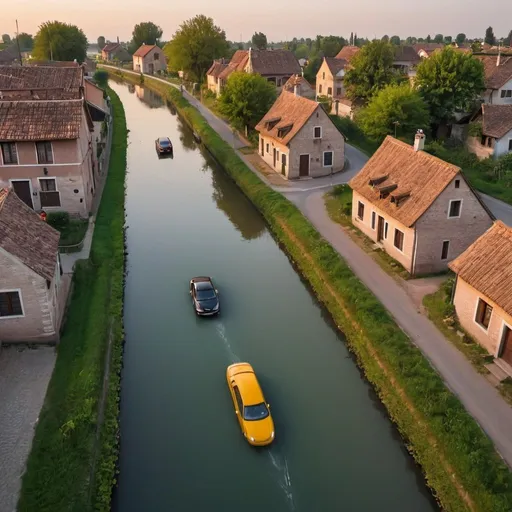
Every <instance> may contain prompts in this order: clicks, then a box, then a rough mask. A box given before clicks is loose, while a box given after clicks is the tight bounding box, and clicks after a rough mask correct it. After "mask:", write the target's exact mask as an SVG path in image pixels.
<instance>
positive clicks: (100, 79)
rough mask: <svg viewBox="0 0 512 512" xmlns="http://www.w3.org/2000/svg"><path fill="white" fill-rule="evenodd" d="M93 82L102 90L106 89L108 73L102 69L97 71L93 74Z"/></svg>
mask: <svg viewBox="0 0 512 512" xmlns="http://www.w3.org/2000/svg"><path fill="white" fill-rule="evenodd" d="M93 78H94V81H95V82H96V83H97V84H98V85H99V86H100V87H101V88H102V89H106V87H107V84H108V73H107V72H106V71H105V70H104V69H98V70H97V71H95V73H94V77H93Z"/></svg>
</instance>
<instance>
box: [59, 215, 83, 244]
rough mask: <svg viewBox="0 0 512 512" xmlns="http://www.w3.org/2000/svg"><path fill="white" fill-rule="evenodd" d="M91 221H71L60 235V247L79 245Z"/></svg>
mask: <svg viewBox="0 0 512 512" xmlns="http://www.w3.org/2000/svg"><path fill="white" fill-rule="evenodd" d="M87 226H89V220H87V219H71V220H70V221H69V224H68V225H67V226H66V228H65V229H63V230H62V231H61V233H60V241H59V245H76V244H79V243H80V242H81V241H82V240H83V239H84V236H85V233H86V232H87Z"/></svg>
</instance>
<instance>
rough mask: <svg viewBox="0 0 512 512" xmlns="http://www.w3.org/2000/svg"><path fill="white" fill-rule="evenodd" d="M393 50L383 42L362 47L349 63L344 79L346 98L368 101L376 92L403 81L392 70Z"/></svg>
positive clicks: (391, 46)
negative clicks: (349, 66)
mask: <svg viewBox="0 0 512 512" xmlns="http://www.w3.org/2000/svg"><path fill="white" fill-rule="evenodd" d="M394 59H395V50H394V47H393V45H391V44H390V43H386V42H385V41H372V42H370V43H368V44H366V45H364V46H363V47H362V48H361V50H360V51H359V52H358V53H357V54H356V55H355V56H354V58H353V59H352V61H351V62H350V64H351V68H350V69H349V70H348V71H347V73H346V74H345V78H344V83H345V88H346V91H347V96H348V97H349V98H351V99H356V98H361V99H363V100H364V101H368V100H369V99H370V98H371V97H372V96H373V95H374V94H375V93H376V92H377V91H379V90H380V89H382V88H383V87H385V86H386V85H389V84H396V83H399V82H401V81H402V80H403V77H402V76H400V75H399V74H398V73H397V72H396V71H395V70H394V69H393V61H394Z"/></svg>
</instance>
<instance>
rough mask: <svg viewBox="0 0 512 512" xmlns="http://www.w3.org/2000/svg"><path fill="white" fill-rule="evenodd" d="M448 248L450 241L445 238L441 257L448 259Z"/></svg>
mask: <svg viewBox="0 0 512 512" xmlns="http://www.w3.org/2000/svg"><path fill="white" fill-rule="evenodd" d="M449 248H450V241H449V240H445V241H444V242H443V249H442V250H441V259H442V260H447V259H448V249H449Z"/></svg>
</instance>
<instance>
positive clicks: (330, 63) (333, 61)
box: [324, 57, 348, 76]
mask: <svg viewBox="0 0 512 512" xmlns="http://www.w3.org/2000/svg"><path fill="white" fill-rule="evenodd" d="M324 60H325V63H326V64H327V67H328V68H329V71H330V72H331V73H332V75H333V76H336V75H337V74H338V73H339V72H340V71H341V70H342V69H345V67H346V66H347V64H348V62H347V61H346V60H344V59H339V58H338V57H336V58H334V57H324Z"/></svg>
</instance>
